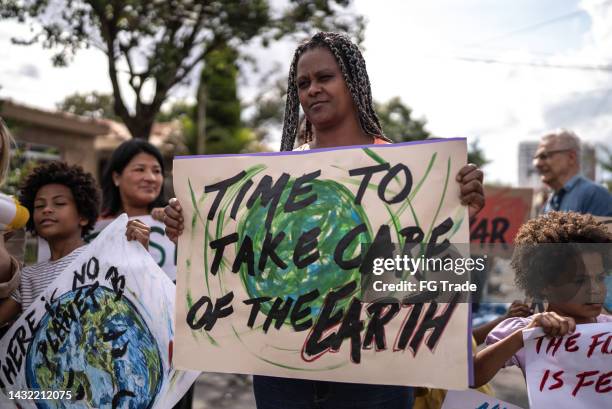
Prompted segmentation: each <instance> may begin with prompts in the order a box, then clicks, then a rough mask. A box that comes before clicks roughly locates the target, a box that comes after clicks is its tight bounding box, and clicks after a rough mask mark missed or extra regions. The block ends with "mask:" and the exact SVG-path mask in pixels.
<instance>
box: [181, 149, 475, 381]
mask: <svg viewBox="0 0 612 409" xmlns="http://www.w3.org/2000/svg"><path fill="white" fill-rule="evenodd" d="M465 154H466V153H465V141H464V140H451V141H439V142H433V143H423V144H402V145H397V146H391V145H388V146H380V145H379V146H376V147H368V148H348V149H347V148H344V149H337V150H327V151H318V152H317V151H313V152H293V153H289V154H268V155H261V154H256V155H236V156H230V157H227V156H220V157H215V156H213V157H200V158H185V159H178V160H175V164H174V188H175V192H176V194H177V197H178V198H179V200H180V202H181V205H182V207H183V209H184V216H185V221H186V223H185V224H186V225H185V232H184V234H183V235H182V236H181V238H180V244H179V257H178V280H177V300H178V302H177V342H176V362H177V364H178V365H181V366H183V367H186V368H194V369H195V368H200V369H203V370H208V371H219V372H242V373H252V374H264V375H272V376H285V377H295V378H307V379H321V380H340V381H347V382H368V383H381V384H406V385H408V384H419V385H437V386H446V387H466V386H467V382H468V381H467V374H468V371H467V361H468V352H467V309H466V306H465V304H458V303H455V302H451V303H448V304H441V303H440V304H438V303H436V302H429V303H428V301H431V300H432V298H431V296H430V295H428V294H424V295H423V294H422V295H421V297H420V298H416V299H413V300H412V301H411V300H407V299H404V298H401V299H400V298H398V299H392V300H387V302H386V303H373V304H369V305H368V304H365V303H363V302H362V300H361V298H360V291H361V287H362V286H364V282H363V281H362V277H364V275H363V273H364V272H365V271H367V267H368V264H369V265H370V266H371V263H372V260H373V259H374V258H380V257H382V258H390V257H393V254H392V250H393V245H392V243H399V244H401V245H402V246H404V247H408V248H414V247H417V246H419V245H421V247H422V249H423V252H426V253H427V254H435V253H436V252H439V251H442V250H443V249H445V248H447V247H448V246H449V242H462V243H467V239H468V222H467V214H466V209H465V207H463V206H461V205H460V203H459V186H458V184H457V183H456V182H455V181H454V179H455V176H456V174H457V172H458V171H459V169H460V168H461V166H463V164H464V163H465ZM202 169H206V171H205V172H203V171H202ZM414 300H416V301H417V302H418V303H416V304H415V301H414ZM424 303H425V304H424ZM333 352H337V353H333ZM398 357H402V358H403V359H398ZM414 362H419V363H421V364H422V365H412V363H414ZM440 365H444V366H445V368H447V370H446V371H445V373H444V374H440V373H439V372H436V371H435V368H436V367H439V366H440ZM407 368H413V369H412V370H410V369H407ZM417 368H418V369H417ZM423 368H431V369H430V370H429V371H427V370H424V369H423Z"/></svg>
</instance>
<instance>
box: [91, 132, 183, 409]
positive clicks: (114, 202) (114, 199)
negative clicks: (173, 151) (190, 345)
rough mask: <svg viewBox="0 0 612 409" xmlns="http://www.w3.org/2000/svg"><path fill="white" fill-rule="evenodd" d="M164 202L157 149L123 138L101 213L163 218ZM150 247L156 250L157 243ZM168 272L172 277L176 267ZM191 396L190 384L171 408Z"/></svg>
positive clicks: (109, 168) (110, 169)
mask: <svg viewBox="0 0 612 409" xmlns="http://www.w3.org/2000/svg"><path fill="white" fill-rule="evenodd" d="M165 205H166V202H165V199H164V160H163V158H162V155H161V153H160V152H159V150H158V149H157V148H156V147H155V146H153V145H151V144H150V143H149V142H147V141H143V140H142V139H131V140H129V141H126V142H123V143H122V144H121V145H119V147H117V149H115V151H114V152H113V154H112V156H111V158H110V160H109V162H108V165H107V167H106V170H105V172H104V176H103V177H102V217H103V218H115V217H117V216H119V214H121V213H124V212H125V213H127V215H128V217H130V218H132V217H142V216H148V215H151V216H152V217H153V219H156V220H159V221H163V218H164V212H163V206H165ZM152 247H158V248H157V251H159V246H155V245H153V246H152ZM166 274H168V271H166ZM168 276H169V278H170V279H172V280H174V279H175V278H176V271H174V274H168ZM192 400H193V386H192V387H191V388H190V389H189V390H188V391H187V393H186V394H185V396H184V397H183V398H182V399H181V400H180V401H179V402H178V403H177V404H176V405H175V406H174V408H175V409H188V408H191V404H192Z"/></svg>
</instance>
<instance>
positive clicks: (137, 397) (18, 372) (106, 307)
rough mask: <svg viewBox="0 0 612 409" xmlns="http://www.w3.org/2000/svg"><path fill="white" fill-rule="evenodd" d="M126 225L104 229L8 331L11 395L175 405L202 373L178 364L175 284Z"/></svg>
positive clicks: (1, 373)
mask: <svg viewBox="0 0 612 409" xmlns="http://www.w3.org/2000/svg"><path fill="white" fill-rule="evenodd" d="M126 223H127V216H125V215H122V216H120V217H118V218H117V219H116V220H115V221H114V222H113V223H112V224H111V225H109V226H108V227H107V228H106V229H104V230H103V231H102V233H100V235H99V236H98V237H97V238H96V239H95V240H94V241H93V242H91V243H90V244H89V245H88V246H87V247H86V248H85V249H84V250H83V252H82V253H81V254H80V255H79V256H78V257H77V258H76V259H75V261H74V262H73V263H72V264H71V265H70V266H68V267H67V268H66V270H65V271H64V272H62V273H61V274H60V275H59V276H58V277H57V278H56V279H55V280H54V281H53V282H52V283H51V284H50V285H49V287H48V288H47V289H46V290H45V291H44V292H43V293H42V294H41V295H40V296H39V297H38V298H37V300H36V302H34V303H33V304H32V305H31V306H30V307H29V308H28V309H27V310H26V311H24V312H23V314H22V315H21V317H20V318H19V320H18V321H16V322H15V323H14V324H13V325H12V326H11V328H10V329H9V331H8V332H7V333H6V334H5V336H4V337H3V338H2V342H0V390H1V391H2V393H3V394H4V401H10V402H12V403H14V404H18V405H19V406H20V407H21V408H23V409H26V408H39V409H40V408H56V407H71V406H70V405H71V404H74V405H78V407H92V408H93V407H95V408H108V409H111V408H120V407H128V406H129V407H139V408H152V409H167V408H170V407H172V405H174V404H175V403H176V402H177V401H178V400H179V399H180V398H181V397H182V395H184V393H185V392H186V391H187V389H188V388H189V387H190V386H191V384H192V383H193V381H194V380H195V378H196V376H197V373H193V372H183V371H175V370H174V367H173V365H172V351H173V338H174V334H173V332H174V330H173V329H174V322H173V316H172V315H173V311H174V289H175V287H174V285H173V284H172V282H171V281H170V280H169V279H168V278H167V277H166V275H165V274H164V273H163V272H162V271H161V269H160V268H159V267H158V266H157V265H156V264H155V261H154V260H153V259H152V258H151V256H150V255H149V253H147V251H146V250H145V249H144V248H143V247H142V246H141V245H140V244H139V243H137V242H128V241H127V240H126V238H125V226H126ZM67 405H68V406H67ZM10 407H16V406H10ZM75 407H77V406H75ZM3 408H4V406H3Z"/></svg>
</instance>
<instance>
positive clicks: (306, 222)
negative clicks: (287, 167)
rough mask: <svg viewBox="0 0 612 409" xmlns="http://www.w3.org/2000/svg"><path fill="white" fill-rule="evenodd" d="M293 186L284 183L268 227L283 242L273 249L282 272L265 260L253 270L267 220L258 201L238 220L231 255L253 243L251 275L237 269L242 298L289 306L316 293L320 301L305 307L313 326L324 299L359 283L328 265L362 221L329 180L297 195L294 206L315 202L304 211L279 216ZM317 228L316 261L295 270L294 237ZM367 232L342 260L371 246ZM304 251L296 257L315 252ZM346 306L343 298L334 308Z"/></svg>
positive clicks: (354, 274)
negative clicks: (309, 200)
mask: <svg viewBox="0 0 612 409" xmlns="http://www.w3.org/2000/svg"><path fill="white" fill-rule="evenodd" d="M294 182H295V180H291V181H289V182H288V183H287V186H286V187H285V189H284V191H283V194H282V196H281V199H280V201H279V205H278V207H277V209H276V212H275V215H274V218H273V221H272V223H271V226H270V233H271V234H272V237H275V236H276V235H277V234H278V233H279V232H281V231H282V232H284V233H285V235H286V236H285V237H284V239H283V240H282V242H281V243H280V244H279V245H278V247H276V248H275V253H276V254H278V257H279V258H280V259H281V260H283V261H284V262H285V263H286V264H287V268H285V269H283V268H280V267H279V266H277V265H276V264H275V263H274V261H273V260H272V259H271V258H268V260H267V262H266V266H265V268H264V269H263V271H262V272H260V271H259V268H258V264H259V258H260V255H261V248H262V246H263V243H264V240H265V237H266V232H267V230H266V229H265V228H264V221H265V220H266V217H267V214H268V208H269V205H268V206H265V207H262V206H261V199H258V200H257V201H256V202H255V203H254V205H253V207H251V209H249V210H248V211H247V212H246V213H244V214H243V216H242V217H241V219H240V222H239V226H238V234H239V241H238V243H237V247H236V252H238V249H239V247H240V244H241V243H242V242H243V240H244V238H245V237H246V235H248V236H249V237H250V238H251V239H252V240H253V250H254V253H255V275H254V276H253V275H249V273H248V269H247V267H246V265H245V264H243V265H242V267H241V269H240V275H241V279H242V281H243V283H244V286H245V288H246V291H247V293H248V294H249V296H251V297H264V296H267V297H272V299H274V298H276V297H282V298H284V299H286V297H291V298H292V299H293V301H294V302H295V301H296V300H297V298H298V297H299V296H300V295H303V294H307V293H309V292H311V291H313V290H315V289H316V290H318V291H319V294H320V296H319V297H318V298H317V299H316V300H314V301H312V302H311V303H309V306H310V308H311V318H312V319H313V320H314V319H315V318H316V317H317V315H318V314H319V311H320V309H321V307H322V304H323V301H324V297H325V295H326V294H327V293H328V292H329V291H331V290H334V289H336V290H337V289H339V288H340V287H342V286H343V285H345V284H347V283H349V282H351V281H356V282H357V285H358V288H359V283H360V277H361V276H360V273H359V269H358V268H355V269H352V270H342V269H340V267H338V265H337V264H336V262H335V261H334V251H335V250H336V246H337V245H338V242H339V241H340V240H341V239H342V238H343V237H344V236H345V235H346V234H347V233H348V232H350V231H351V230H352V229H353V228H355V227H356V226H358V225H360V224H362V223H365V224H366V225H367V224H368V221H367V217H366V216H365V214H364V212H363V209H362V208H361V206H359V205H355V203H354V201H355V197H354V195H353V194H352V193H351V191H350V190H348V189H347V188H346V187H344V186H342V185H341V184H339V183H337V182H335V181H333V180H318V179H317V180H313V181H311V182H309V184H310V185H311V186H312V191H311V192H310V193H305V194H301V195H298V196H297V197H296V198H295V201H296V202H299V201H302V200H304V199H306V198H308V197H309V196H311V195H312V194H313V193H316V195H317V200H316V201H315V202H313V203H311V204H310V205H308V206H307V207H305V208H303V209H300V210H298V211H295V212H290V213H285V212H284V210H283V206H284V204H285V203H286V201H287V198H288V196H289V193H290V192H291V188H292V186H293V183H294ZM315 228H319V229H321V232H320V233H319V234H318V236H317V245H316V250H318V251H319V259H318V260H316V261H315V262H313V263H312V264H310V265H308V266H307V267H305V268H297V267H296V265H295V263H294V261H293V254H294V250H295V246H296V245H297V243H298V239H299V238H300V236H301V235H302V234H303V233H305V232H308V231H310V230H312V229H315ZM371 242H372V239H371V236H370V233H369V232H365V233H362V234H359V235H358V236H357V237H356V238H355V240H353V241H352V242H351V243H350V245H349V246H348V247H347V248H346V250H345V252H344V259H351V258H353V257H355V256H356V255H357V254H359V252H360V251H361V249H362V247H363V246H362V245H363V244H367V243H371ZM316 250H315V249H313V250H311V251H309V252H308V253H307V254H305V255H303V256H302V259H303V258H306V257H308V255H309V254H312V253H314V252H315V251H316ZM349 302H350V297H347V298H345V299H343V300H341V301H340V302H338V307H343V306H345V305H346V304H348V303H349ZM271 304H272V303H263V304H262V306H261V311H262V312H263V313H264V314H267V313H268V312H269V309H270V306H271Z"/></svg>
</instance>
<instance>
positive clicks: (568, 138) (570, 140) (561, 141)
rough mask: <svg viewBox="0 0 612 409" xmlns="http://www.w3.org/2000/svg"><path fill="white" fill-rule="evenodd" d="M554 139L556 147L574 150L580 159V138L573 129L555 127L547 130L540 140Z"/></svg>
mask: <svg viewBox="0 0 612 409" xmlns="http://www.w3.org/2000/svg"><path fill="white" fill-rule="evenodd" d="M550 140H553V141H555V142H556V143H555V145H557V146H556V149H568V150H572V151H575V152H576V157H577V158H578V160H580V138H579V137H578V135H576V133H575V132H574V131H570V130H568V129H557V130H555V131H551V132H548V133H547V134H545V135H544V136H543V137H542V142H547V141H550Z"/></svg>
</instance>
